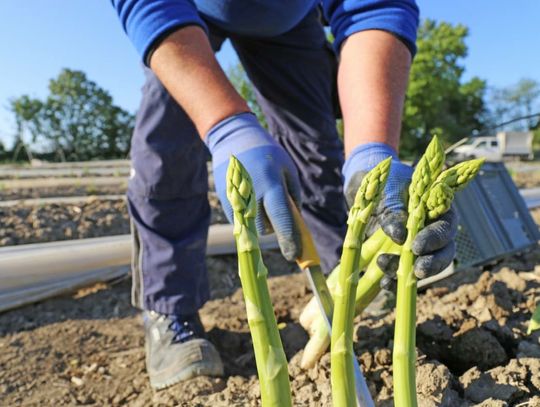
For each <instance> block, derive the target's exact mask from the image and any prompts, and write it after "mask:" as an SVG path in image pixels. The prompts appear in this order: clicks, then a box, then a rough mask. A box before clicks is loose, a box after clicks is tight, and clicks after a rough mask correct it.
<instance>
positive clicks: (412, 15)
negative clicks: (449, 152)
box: [112, 0, 456, 389]
mask: <svg viewBox="0 0 540 407" xmlns="http://www.w3.org/2000/svg"><path fill="white" fill-rule="evenodd" d="M112 3H113V5H114V7H115V9H116V11H117V13H118V16H119V18H120V21H121V23H122V26H123V28H124V30H125V31H126V32H127V35H128V36H129V38H130V39H131V40H132V42H133V44H134V45H135V47H136V49H137V50H138V52H139V54H140V56H141V59H142V61H143V62H144V64H145V66H146V68H145V74H146V83H145V84H144V87H143V90H142V93H143V98H142V102H141V106H140V108H139V111H138V113H137V122H136V126H135V132H134V134H133V140H132V145H131V161H132V172H131V178H130V181H129V187H128V201H129V210H130V214H131V219H132V223H133V235H134V240H135V255H134V257H133V303H134V305H135V306H137V307H139V308H142V309H143V310H144V325H145V332H146V352H147V370H148V374H149V376H150V382H151V384H152V386H153V387H154V388H157V389H159V388H164V387H167V386H170V385H172V384H174V383H177V382H179V381H182V380H186V379H188V378H191V377H194V376H197V375H221V374H223V365H222V362H221V360H220V357H219V354H218V353H217V351H216V349H215V348H214V346H213V345H212V344H211V343H210V342H209V341H208V340H207V339H206V338H205V334H204V329H203V327H202V325H201V323H200V320H199V317H198V310H199V309H200V308H201V306H202V305H203V304H204V303H205V301H207V300H208V298H209V288H208V276H207V270H206V265H205V248H206V241H207V235H208V227H209V223H210V206H209V203H208V200H207V192H208V173H207V166H206V163H207V160H208V158H209V154H210V156H211V158H212V166H213V173H214V182H215V185H216V190H217V193H218V196H219V198H220V200H221V204H222V206H223V208H224V210H225V213H226V215H227V217H228V219H229V220H231V218H232V210H231V206H230V204H229V203H228V201H227V198H226V193H225V173H226V169H227V163H228V160H229V157H230V156H231V154H234V155H235V156H236V157H238V159H239V160H240V161H241V162H242V163H243V164H244V166H245V167H246V168H247V170H248V171H249V173H250V174H251V176H252V178H253V181H254V184H255V191H256V193H257V197H258V200H259V217H258V219H257V226H258V228H259V231H260V232H262V233H268V232H269V231H271V230H273V231H274V232H275V233H276V235H277V239H278V242H279V246H280V248H281V252H282V254H283V256H284V257H285V258H286V259H287V260H290V261H292V260H294V259H295V257H296V256H297V255H298V254H299V253H300V250H301V247H300V238H299V235H298V231H297V228H296V226H295V224H294V221H293V216H292V214H291V212H290V207H289V200H288V196H289V195H290V196H291V197H292V198H293V199H294V201H295V202H296V204H297V205H299V207H300V208H301V211H302V215H303V216H304V218H305V220H306V222H307V224H308V226H309V228H310V229H311V231H312V233H313V235H314V239H315V243H316V246H317V248H318V250H319V252H320V254H321V258H322V259H323V267H324V268H325V269H326V271H329V270H331V269H332V268H333V267H334V266H335V265H336V264H337V263H338V260H339V255H340V250H341V244H342V241H343V238H344V234H345V228H346V216H347V215H346V199H345V198H344V195H345V196H347V198H348V199H350V197H352V196H354V193H355V191H356V189H357V187H358V185H359V183H360V180H361V179H362V177H363V176H364V174H365V173H366V172H367V171H368V170H370V169H371V168H372V167H373V166H375V165H376V164H377V163H379V162H380V161H381V160H383V159H384V158H386V157H389V156H391V157H393V162H392V171H391V174H390V177H389V180H388V185H387V187H386V191H385V196H384V198H383V202H382V203H381V205H380V208H379V210H378V211H377V218H376V219H377V221H378V223H379V224H380V225H381V226H382V228H383V229H384V231H385V232H386V233H387V234H388V235H389V236H390V237H391V238H392V239H393V240H394V241H396V242H398V243H403V241H404V239H405V234H406V231H405V227H404V224H403V219H404V218H405V213H404V204H403V193H404V192H405V191H406V188H407V185H408V183H409V181H410V178H411V174H412V169H411V167H409V166H407V165H405V164H403V163H401V162H400V161H399V159H398V155H397V149H398V145H399V136H400V123H401V115H402V110H403V102H404V95H405V90H406V86H407V78H408V74H409V68H410V65H411V60H412V58H413V56H414V53H415V40H416V29H417V25H418V8H417V6H416V4H415V1H414V0H341V1H340V0H327V1H323V2H321V4H319V1H317V0H280V1H278V0H259V1H245V0H244V1H242V0H194V1H192V0H112ZM323 19H325V20H326V21H328V22H329V25H330V27H331V30H332V34H333V36H334V38H335V40H334V42H333V45H332V46H331V45H329V43H328V42H327V39H326V37H327V36H326V33H325V31H324V29H323V23H322V20H323ZM226 39H229V40H230V41H231V43H232V46H233V47H234V49H235V50H236V52H237V54H238V57H239V59H240V62H241V63H242V65H243V67H244V69H245V71H246V72H247V75H248V76H249V78H250V80H251V81H252V82H253V85H254V87H255V92H256V96H257V100H258V102H259V104H260V106H261V108H262V111H263V112H264V115H265V117H266V121H267V124H268V131H267V130H265V129H264V128H263V127H262V126H261V125H260V123H259V122H258V121H257V119H256V117H255V115H254V114H253V113H252V112H251V111H250V108H249V107H248V105H247V103H246V101H245V100H244V99H242V97H241V96H240V95H239V94H238V93H237V92H236V91H235V89H234V88H233V86H232V85H231V83H230V82H229V80H228V79H227V77H226V76H225V74H224V73H223V70H222V69H221V68H220V66H219V65H218V63H217V61H216V58H215V56H214V54H215V52H217V51H218V50H219V49H220V47H221V46H222V44H223V42H224V41H225V40H226ZM433 79H434V80H435V79H436V78H433ZM338 94H339V103H338V101H337V95H338ZM338 105H339V106H340V108H341V113H342V115H343V120H344V145H343V144H342V142H341V141H340V139H339V137H338V133H337V131H336V112H337V110H338V109H337V106H338ZM343 186H344V187H343ZM344 191H345V194H344ZM455 232H456V219H455V215H454V213H453V212H450V213H449V214H447V215H445V216H444V218H443V219H439V220H437V221H436V222H434V223H433V224H432V225H430V226H429V227H427V228H426V229H425V230H424V231H423V232H421V233H420V234H419V236H418V238H417V240H416V242H415V245H414V250H415V251H416V254H418V255H419V257H418V260H417V262H416V265H415V270H416V274H417V276H418V277H419V278H423V277H425V276H428V275H431V274H434V273H437V272H439V271H441V270H442V269H443V268H445V267H446V266H447V265H448V264H449V263H450V262H451V261H452V259H453V257H454V252H455V246H454V242H453V240H454V235H455Z"/></svg>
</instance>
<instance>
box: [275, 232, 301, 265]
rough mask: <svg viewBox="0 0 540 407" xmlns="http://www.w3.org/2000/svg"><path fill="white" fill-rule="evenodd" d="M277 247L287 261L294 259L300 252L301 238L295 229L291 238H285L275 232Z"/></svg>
mask: <svg viewBox="0 0 540 407" xmlns="http://www.w3.org/2000/svg"><path fill="white" fill-rule="evenodd" d="M276 237H277V241H278V245H279V249H280V250H281V254H282V255H283V257H285V260H287V261H295V260H296V259H297V258H298V257H300V255H301V254H302V239H301V237H300V234H299V233H298V231H297V230H296V231H295V232H293V233H292V239H291V238H285V237H283V236H281V235H279V234H277V233H276Z"/></svg>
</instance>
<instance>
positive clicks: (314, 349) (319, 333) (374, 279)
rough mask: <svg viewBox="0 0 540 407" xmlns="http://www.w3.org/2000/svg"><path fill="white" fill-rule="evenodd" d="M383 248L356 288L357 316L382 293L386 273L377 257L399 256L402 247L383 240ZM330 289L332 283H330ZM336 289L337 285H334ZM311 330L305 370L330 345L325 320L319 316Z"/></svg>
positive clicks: (373, 258) (303, 361) (335, 276)
mask: <svg viewBox="0 0 540 407" xmlns="http://www.w3.org/2000/svg"><path fill="white" fill-rule="evenodd" d="M381 243H382V247H381V249H380V251H379V252H378V253H377V254H376V255H374V256H371V262H370V263H369V265H368V267H367V269H366V271H365V273H364V274H363V275H362V276H361V277H360V280H359V281H358V287H357V288H356V298H355V314H356V315H360V314H361V313H362V311H364V309H365V308H366V307H367V306H368V305H369V304H370V303H371V301H373V299H374V298H375V297H376V296H377V294H378V293H379V292H380V291H381V286H380V283H381V280H382V278H383V276H384V272H383V271H382V270H381V269H380V268H379V266H378V265H377V257H379V254H380V253H392V254H399V253H400V251H401V247H400V246H398V245H397V244H395V243H393V242H392V241H391V240H390V239H383V240H382V242H381ZM366 244H367V241H366V242H365V243H364V245H363V246H362V257H363V254H364V246H365V245H366ZM362 264H363V261H360V266H359V267H358V268H359V270H362V269H363V268H364V266H363V265H362ZM337 271H339V267H338V268H336V269H335V270H334V272H332V274H331V275H330V276H329V277H328V280H330V278H333V280H334V281H335V280H336V279H337V275H338V273H337ZM329 287H330V283H329ZM334 288H335V284H334ZM309 330H310V334H311V336H310V339H309V341H308V343H307V345H306V346H305V348H304V353H303V354H302V360H301V362H300V366H301V367H302V368H303V369H309V368H311V367H313V366H314V365H315V363H317V361H318V360H319V359H320V358H321V356H322V355H324V353H325V352H326V350H327V349H328V346H329V345H330V335H328V328H327V326H326V323H325V322H324V320H323V318H321V317H320V316H319V315H318V316H317V318H315V319H314V320H313V321H312V322H311V326H310V327H309Z"/></svg>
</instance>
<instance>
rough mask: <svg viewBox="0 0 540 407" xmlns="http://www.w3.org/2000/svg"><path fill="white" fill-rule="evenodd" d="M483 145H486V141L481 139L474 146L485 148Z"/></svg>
mask: <svg viewBox="0 0 540 407" xmlns="http://www.w3.org/2000/svg"><path fill="white" fill-rule="evenodd" d="M485 147H487V143H486V142H485V141H481V142H480V143H478V144H477V146H476V148H485Z"/></svg>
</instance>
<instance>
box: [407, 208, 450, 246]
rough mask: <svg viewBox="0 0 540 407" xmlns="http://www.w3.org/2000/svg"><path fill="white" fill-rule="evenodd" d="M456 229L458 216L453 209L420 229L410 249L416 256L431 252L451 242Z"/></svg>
mask: <svg viewBox="0 0 540 407" xmlns="http://www.w3.org/2000/svg"><path fill="white" fill-rule="evenodd" d="M457 230H458V218H457V214H456V212H455V211H454V210H453V209H450V210H449V211H448V212H446V213H445V214H444V215H442V216H441V217H440V218H439V219H437V220H435V221H434V222H432V223H430V224H428V225H426V227H424V229H422V230H421V231H420V232H419V233H418V235H417V236H416V239H414V242H413V244H412V251H413V253H414V254H415V255H417V256H423V255H427V254H430V253H433V252H434V251H436V250H440V249H442V248H444V247H446V246H447V245H448V244H450V242H452V241H453V240H454V239H455V237H456V235H457Z"/></svg>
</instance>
